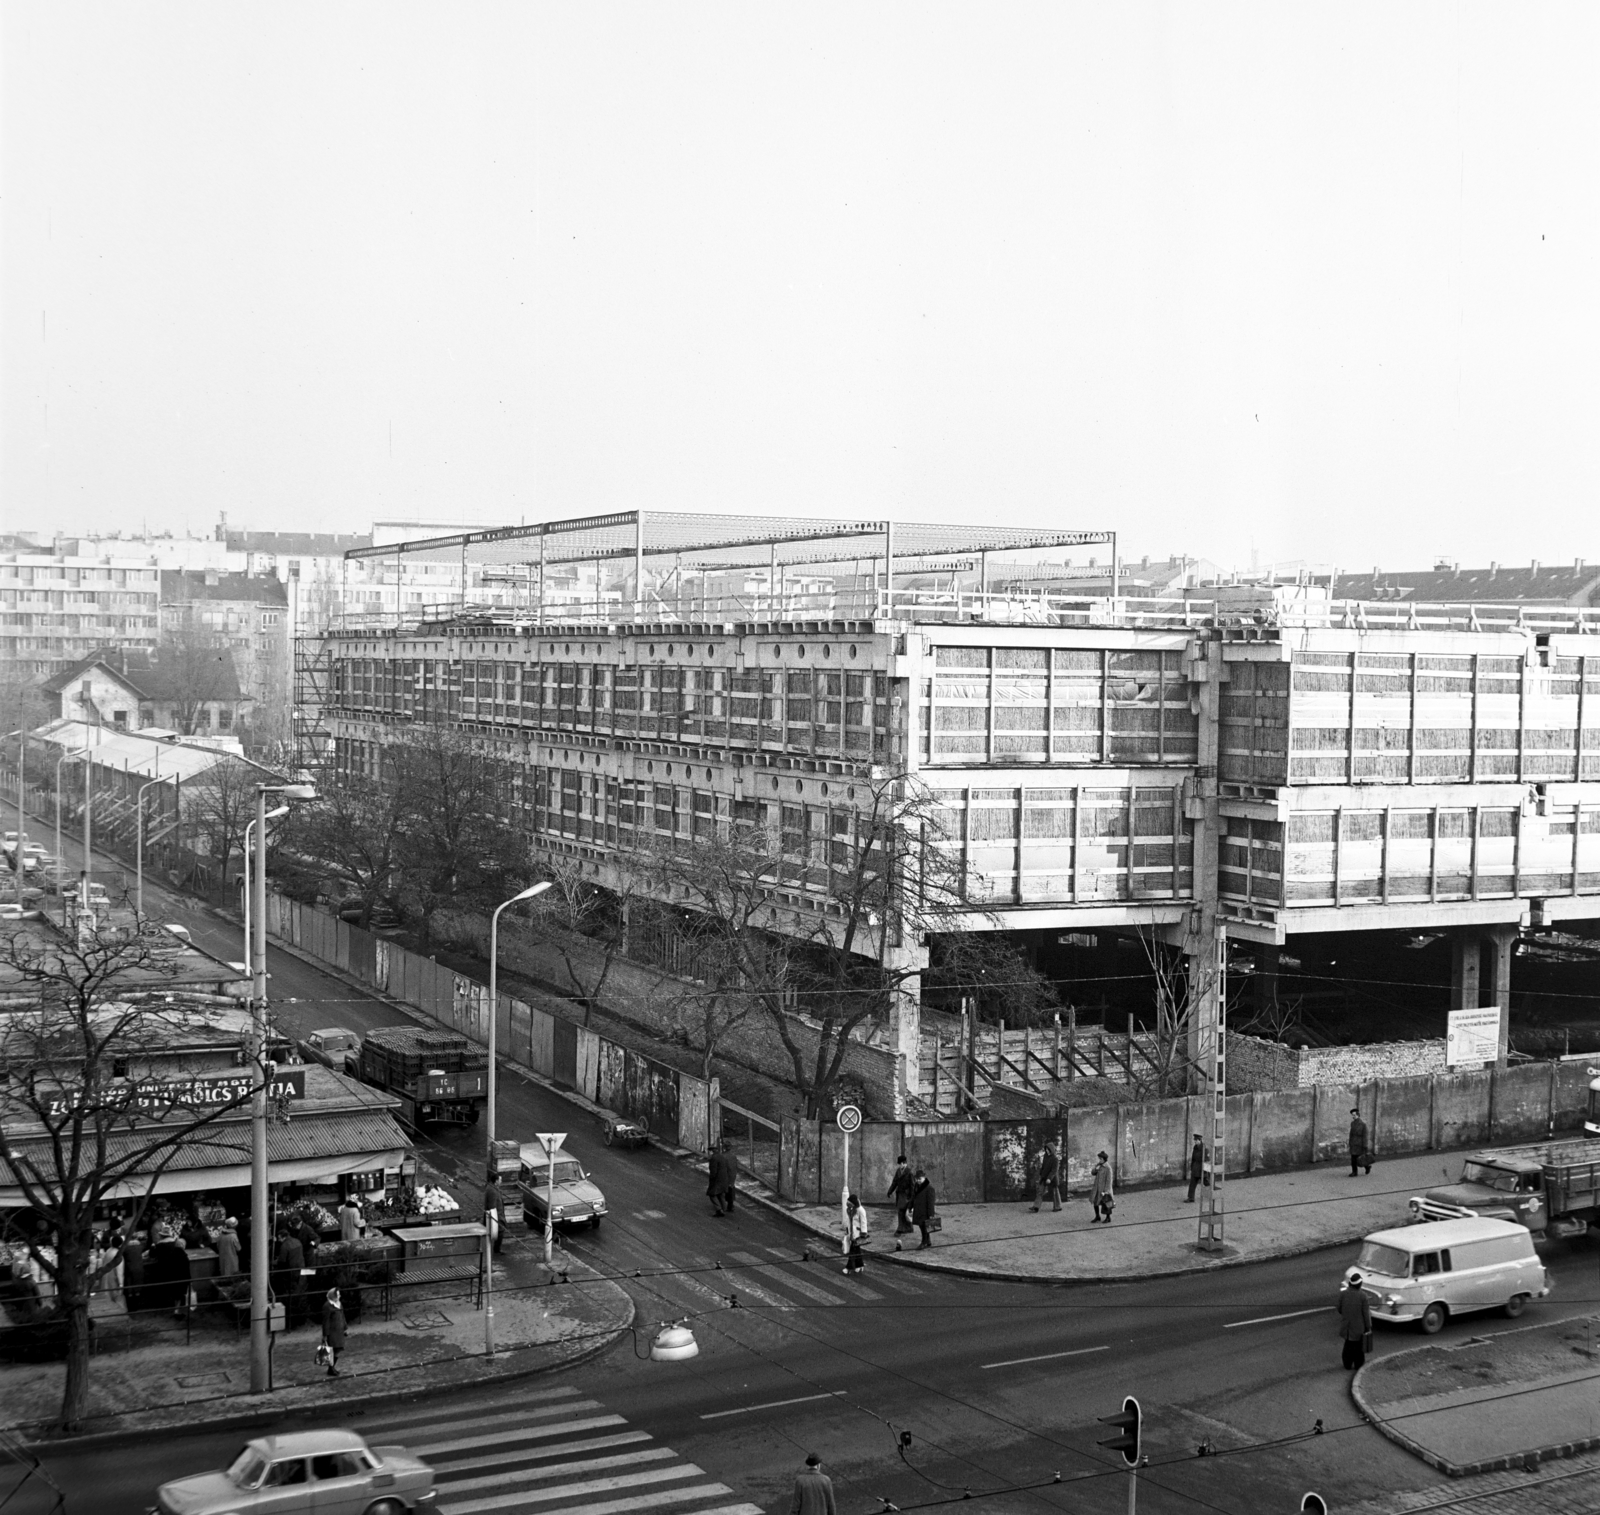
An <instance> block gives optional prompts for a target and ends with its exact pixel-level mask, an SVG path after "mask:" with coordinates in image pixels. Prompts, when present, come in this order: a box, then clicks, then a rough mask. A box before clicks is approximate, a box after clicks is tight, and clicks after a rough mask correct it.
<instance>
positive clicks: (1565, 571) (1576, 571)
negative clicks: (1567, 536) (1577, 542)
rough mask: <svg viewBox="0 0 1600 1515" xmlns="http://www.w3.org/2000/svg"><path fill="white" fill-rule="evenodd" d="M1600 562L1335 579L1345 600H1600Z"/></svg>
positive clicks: (1579, 602) (1335, 589)
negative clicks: (1598, 595)
mask: <svg viewBox="0 0 1600 1515" xmlns="http://www.w3.org/2000/svg"><path fill="white" fill-rule="evenodd" d="M1597 590H1600V564H1594V563H1580V564H1573V563H1564V564H1559V565H1557V564H1554V563H1552V564H1549V565H1544V564H1541V565H1540V566H1539V567H1537V568H1535V567H1534V566H1533V565H1532V564H1524V565H1523V566H1521V567H1516V568H1507V567H1495V568H1427V569H1421V570H1418V571H1416V572H1409V571H1400V570H1394V571H1390V570H1381V571H1378V572H1374V573H1341V574H1339V575H1338V577H1337V578H1336V579H1335V580H1334V582H1333V594H1334V598H1336V599H1340V600H1416V601H1419V602H1422V603H1425V604H1433V605H1444V604H1451V603H1464V602H1469V601H1476V602H1479V603H1486V602H1487V603H1495V604H1510V605H1515V604H1519V603H1523V602H1527V603H1532V604H1545V605H1549V604H1561V605H1593V604H1597V603H1600V597H1597V594H1596V591H1597Z"/></svg>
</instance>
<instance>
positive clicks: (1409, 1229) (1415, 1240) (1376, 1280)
mask: <svg viewBox="0 0 1600 1515" xmlns="http://www.w3.org/2000/svg"><path fill="white" fill-rule="evenodd" d="M1354 1273H1359V1274H1360V1275H1361V1289H1362V1292H1363V1293H1364V1294H1365V1295H1366V1296H1367V1299H1368V1301H1369V1302H1370V1303H1371V1305H1372V1318H1373V1319H1374V1320H1387V1321H1392V1322H1394V1323H1395V1324H1397V1325H1398V1324H1416V1325H1420V1326H1421V1327H1422V1330H1423V1331H1424V1333H1426V1334H1427V1335H1429V1336H1432V1335H1433V1333H1434V1332H1435V1331H1438V1330H1439V1329H1440V1328H1441V1327H1442V1326H1443V1325H1444V1323H1445V1321H1446V1320H1448V1319H1449V1318H1450V1316H1452V1315H1466V1314H1470V1313H1471V1312H1472V1311H1475V1310H1503V1311H1504V1312H1505V1313H1506V1314H1507V1315H1509V1316H1510V1317H1511V1318H1512V1319H1513V1320H1515V1319H1516V1317H1517V1316H1519V1315H1521V1314H1522V1312H1523V1309H1524V1308H1525V1307H1526V1306H1527V1303H1528V1301H1529V1300H1530V1299H1544V1298H1545V1297H1546V1296H1547V1295H1548V1294H1549V1293H1550V1289H1551V1287H1552V1286H1551V1281H1550V1275H1549V1274H1548V1273H1547V1272H1545V1269H1544V1265H1543V1264H1542V1263H1541V1262H1540V1261H1539V1259H1538V1258H1537V1257H1536V1256H1535V1255H1534V1251H1533V1236H1532V1234H1531V1233H1530V1232H1529V1230H1528V1228H1527V1227H1526V1226H1519V1225H1518V1224H1517V1223H1516V1222H1515V1221H1509V1220H1490V1219H1488V1218H1486V1217H1473V1218H1472V1219H1470V1220H1467V1219H1463V1220H1429V1221H1423V1222H1421V1223H1420V1224H1418V1225H1411V1226H1399V1227H1396V1228H1394V1229H1392V1230H1388V1231H1374V1232H1373V1233H1372V1235H1371V1236H1369V1237H1367V1238H1366V1240H1364V1241H1363V1242H1362V1243H1361V1253H1360V1255H1359V1256H1358V1257H1357V1258H1356V1261H1355V1266H1354V1267H1353V1268H1347V1269H1346V1270H1345V1282H1346V1283H1348V1282H1349V1280H1350V1277H1351V1275H1352V1274H1354Z"/></svg>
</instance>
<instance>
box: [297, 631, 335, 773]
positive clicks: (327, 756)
mask: <svg viewBox="0 0 1600 1515" xmlns="http://www.w3.org/2000/svg"><path fill="white" fill-rule="evenodd" d="M332 670H333V657H332V650H331V649H330V647H329V645H328V643H327V641H326V640H325V639H324V638H323V637H322V636H320V635H317V636H297V637H296V638H295V639H294V701H293V704H292V706H291V708H290V727H291V731H292V735H293V738H294V751H295V766H296V768H297V769H309V770H310V771H311V772H312V773H313V774H315V773H320V772H321V771H322V769H323V768H324V766H325V765H326V764H327V763H328V762H329V761H330V760H331V758H332V756H333V733H332V732H331V731H330V730H329V729H328V725H327V711H328V703H329V694H330V689H331V679H332V676H333V674H332Z"/></svg>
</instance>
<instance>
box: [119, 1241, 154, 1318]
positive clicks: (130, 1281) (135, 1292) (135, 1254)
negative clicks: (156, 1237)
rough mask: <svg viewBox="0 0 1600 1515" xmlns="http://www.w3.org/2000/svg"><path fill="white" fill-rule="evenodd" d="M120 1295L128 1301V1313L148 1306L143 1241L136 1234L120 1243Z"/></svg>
mask: <svg viewBox="0 0 1600 1515" xmlns="http://www.w3.org/2000/svg"><path fill="white" fill-rule="evenodd" d="M122 1297H123V1298H124V1299H125V1300H127V1302H128V1313H129V1314H130V1315H132V1314H133V1313H134V1312H135V1311H136V1310H143V1309H147V1308H148V1307H149V1301H148V1299H146V1297H145V1282H144V1243H143V1242H142V1241H140V1240H139V1238H138V1237H137V1236H131V1235H130V1236H129V1237H128V1239H127V1240H126V1241H125V1242H123V1244H122Z"/></svg>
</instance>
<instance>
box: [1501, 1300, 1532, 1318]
mask: <svg viewBox="0 0 1600 1515" xmlns="http://www.w3.org/2000/svg"><path fill="white" fill-rule="evenodd" d="M1527 1308H1528V1296H1527V1295H1526V1294H1513V1295H1512V1296H1511V1298H1510V1299H1508V1300H1507V1301H1506V1305H1505V1309H1506V1314H1507V1316H1508V1317H1509V1318H1510V1319H1512V1320H1515V1319H1516V1318H1517V1317H1518V1316H1519V1315H1520V1314H1522V1312H1523V1311H1524V1310H1526V1309H1527Z"/></svg>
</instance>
